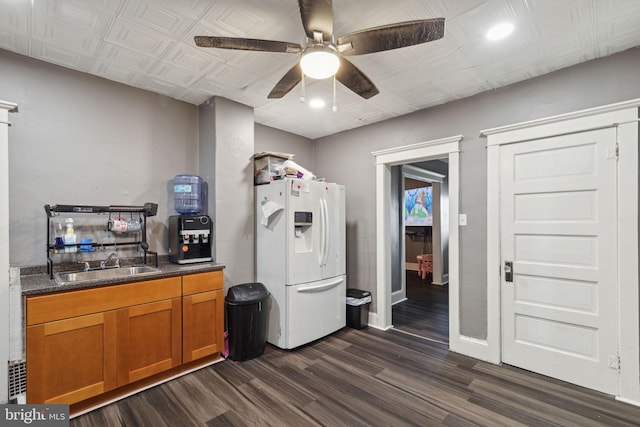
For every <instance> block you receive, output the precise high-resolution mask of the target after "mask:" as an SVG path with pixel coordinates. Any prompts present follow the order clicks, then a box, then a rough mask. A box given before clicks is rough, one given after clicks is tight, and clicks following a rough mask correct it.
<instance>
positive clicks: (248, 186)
mask: <svg viewBox="0 0 640 427" xmlns="http://www.w3.org/2000/svg"><path fill="white" fill-rule="evenodd" d="M199 118H200V124H201V126H200V129H201V131H202V133H201V134H200V138H199V146H200V155H199V156H198V162H199V170H200V173H201V174H203V175H204V176H206V177H208V179H207V181H208V183H209V189H210V194H209V199H208V205H209V212H210V214H211V215H212V217H213V218H214V241H215V259H216V261H218V262H221V263H223V264H225V266H226V267H225V270H224V278H225V280H224V285H225V288H229V287H231V286H234V285H237V284H240V283H247V282H252V281H253V279H254V268H253V256H252V254H253V253H254V250H253V247H254V227H253V162H252V159H251V157H252V155H253V152H254V148H253V146H254V131H253V108H251V107H248V106H246V105H243V104H239V103H237V102H234V101H230V100H228V99H225V98H221V97H217V96H216V97H213V98H211V99H209V100H207V101H206V102H205V103H203V104H202V105H201V106H200V107H199Z"/></svg>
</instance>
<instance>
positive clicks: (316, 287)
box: [296, 278, 344, 292]
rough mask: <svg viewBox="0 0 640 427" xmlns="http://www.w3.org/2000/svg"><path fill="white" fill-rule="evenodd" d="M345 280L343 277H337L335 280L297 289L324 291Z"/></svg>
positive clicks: (299, 290)
mask: <svg viewBox="0 0 640 427" xmlns="http://www.w3.org/2000/svg"><path fill="white" fill-rule="evenodd" d="M342 282H344V279H343V278H340V279H336V280H334V281H333V282H329V283H323V284H322V285H313V286H302V287H299V288H297V289H296V291H297V292H322V291H326V290H329V289H332V288H335V287H336V286H338V285H339V284H340V283H342Z"/></svg>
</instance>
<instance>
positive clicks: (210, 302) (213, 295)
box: [182, 290, 224, 363]
mask: <svg viewBox="0 0 640 427" xmlns="http://www.w3.org/2000/svg"><path fill="white" fill-rule="evenodd" d="M223 330H224V291H223V290H217V291H210V292H203V293H200V294H194V295H186V296H184V297H183V299H182V363H187V362H191V361H192V360H197V359H200V358H202V357H206V356H211V355H213V354H216V353H220V352H222V349H223V347H224V334H223Z"/></svg>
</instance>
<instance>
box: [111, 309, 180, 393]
mask: <svg viewBox="0 0 640 427" xmlns="http://www.w3.org/2000/svg"><path fill="white" fill-rule="evenodd" d="M181 320H182V319H181V306H180V298H174V299H170V300H165V301H158V302H153V303H149V304H143V305H137V306H134V307H128V308H123V309H120V310H118V311H117V325H118V356H117V357H118V381H117V385H118V387H120V386H123V385H125V384H129V383H132V382H135V381H138V380H140V379H142V378H146V377H149V376H151V375H154V374H157V373H159V372H163V371H166V370H168V369H171V368H173V367H175V366H178V365H180V363H181V349H182V346H181V343H182V341H181V338H182V337H181Z"/></svg>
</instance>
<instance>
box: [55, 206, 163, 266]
mask: <svg viewBox="0 0 640 427" xmlns="http://www.w3.org/2000/svg"><path fill="white" fill-rule="evenodd" d="M44 210H45V212H46V214H47V270H48V273H49V276H50V278H52V279H53V259H52V257H51V255H52V253H55V251H56V250H59V249H64V248H67V247H76V248H78V249H82V248H81V247H88V246H90V247H91V248H98V247H99V248H105V247H117V246H120V247H124V246H139V247H140V248H141V249H142V250H143V251H144V263H145V264H146V263H147V254H151V255H154V256H155V263H156V266H157V264H158V254H157V252H154V251H150V250H149V244H148V243H147V218H148V217H151V216H155V215H156V214H157V213H158V205H157V204H156V203H145V204H144V205H142V206H131V205H109V206H99V205H44ZM63 213H65V214H93V215H109V217H110V216H111V214H118V215H122V214H125V213H130V214H133V213H138V214H139V216H140V220H141V224H140V230H139V231H135V232H134V233H133V234H135V235H137V234H138V233H139V234H140V238H139V239H136V240H129V241H124V242H115V241H114V242H91V243H74V244H55V243H52V242H51V218H54V217H58V216H60V214H63ZM110 219H111V218H110ZM107 231H111V230H107ZM74 253H78V254H82V253H83V251H82V250H80V251H77V252H74Z"/></svg>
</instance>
